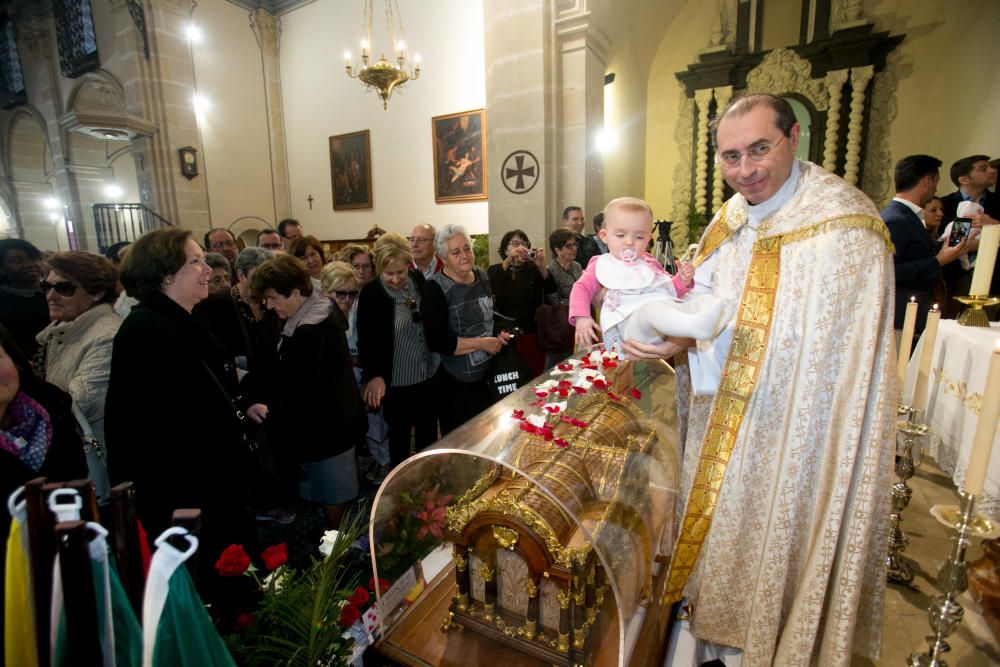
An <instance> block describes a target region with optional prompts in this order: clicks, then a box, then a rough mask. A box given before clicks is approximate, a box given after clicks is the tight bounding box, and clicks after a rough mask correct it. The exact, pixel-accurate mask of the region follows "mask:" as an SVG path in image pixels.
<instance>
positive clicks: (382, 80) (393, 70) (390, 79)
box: [344, 0, 420, 109]
mask: <svg viewBox="0 0 1000 667" xmlns="http://www.w3.org/2000/svg"><path fill="white" fill-rule="evenodd" d="M373 3H374V0H365V17H364V18H365V25H364V28H365V38H364V39H362V40H361V65H360V66H359V67H357V68H355V67H354V62H353V61H352V58H351V54H350V52H347V53H345V54H344V59H345V60H346V61H347V65H346V66H345V70H346V71H347V76H349V77H351V78H352V79H361V83H363V84H364V85H366V86H368V87H369V88H372V89H374V90H375V91H376V92H378V96H379V97H380V98H382V108H383V109H388V108H389V98H390V97H391V96H392V91H394V90H395V89H397V88H399V87H401V86H403V85H404V84H406V82H407V81H409V80H411V79H413V80H416V79H418V78H419V77H420V56H416V57H415V58H414V59H413V63H414V66H413V67H410V66H409V64H408V63H407V55H408V51H407V50H406V35H405V34H404V33H403V17H402V14H400V13H399V2H398V1H397V0H385V24H386V27H387V28H388V30H389V41H390V42H391V43H392V45H393V49H394V53H395V55H394V58H393V59H394V60H395V61H396V62H395V63H392V62H389V61H388V60H386V59H385V54H382V56H381V57H380V58H379V59H378V61H377V62H375V63H372V62H371V59H372V56H371V53H372V51H373V49H372V46H371V45H372V13H373V12H372V5H373ZM393 5H395V7H396V11H395V13H393ZM397 19H398V21H399V37H398V39H397V37H396V20H397Z"/></svg>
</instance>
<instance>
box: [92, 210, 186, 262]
mask: <svg viewBox="0 0 1000 667" xmlns="http://www.w3.org/2000/svg"><path fill="white" fill-rule="evenodd" d="M93 209H94V225H95V226H96V228H97V246H98V248H99V251H100V252H104V251H105V250H107V249H108V248H109V247H110V246H113V245H114V244H116V243H119V242H121V241H135V240H136V239H137V238H139V237H140V236H142V235H143V234H145V233H146V232H148V231H152V230H154V229H160V228H161V227H172V226H173V224H172V223H170V222H169V221H168V220H166V219H164V218H162V217H161V216H159V215H157V214H156V213H155V212H154V211H151V210H150V209H149V208H147V207H146V206H145V205H144V204H94V205H93Z"/></svg>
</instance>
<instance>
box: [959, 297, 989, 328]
mask: <svg viewBox="0 0 1000 667" xmlns="http://www.w3.org/2000/svg"><path fill="white" fill-rule="evenodd" d="M954 298H955V300H956V301H958V302H960V303H963V304H965V305H966V306H968V308H966V309H965V310H963V311H962V314H961V315H959V316H958V323H959V324H961V325H962V326H965V327H988V326H990V318H989V317H987V316H986V311H985V310H983V308H985V307H987V306H995V305H997V304H998V303H1000V297H995V296H984V295H975V294H970V295H969V296H956V297H954Z"/></svg>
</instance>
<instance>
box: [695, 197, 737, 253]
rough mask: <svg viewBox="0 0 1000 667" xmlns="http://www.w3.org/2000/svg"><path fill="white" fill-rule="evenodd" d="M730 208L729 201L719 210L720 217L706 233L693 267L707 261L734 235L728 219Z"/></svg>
mask: <svg viewBox="0 0 1000 667" xmlns="http://www.w3.org/2000/svg"><path fill="white" fill-rule="evenodd" d="M728 207H729V202H728V201H727V202H726V203H725V204H723V205H722V208H721V209H720V210H719V217H718V218H716V220H715V223H714V224H712V225H710V226H709V228H708V229H707V230H706V231H705V236H704V238H703V239H702V241H701V247H699V248H698V253H697V254H696V255H695V257H694V259H693V260H692V261H691V265H692V266H694V267H695V268H698V266H699V265H700V264H701V263H702V262H704V261H705V259H706V258H707V257H708V256H709V255H711V254H712V253H713V252H715V251H716V249H718V247H719V246H721V245H722V244H723V243H725V242H726V241H727V240H729V237H731V236H732V235H733V230H731V229H730V228H729V225H728V224H727V223H728V221H727V219H726V209H727V208H728Z"/></svg>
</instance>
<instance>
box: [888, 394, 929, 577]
mask: <svg viewBox="0 0 1000 667" xmlns="http://www.w3.org/2000/svg"><path fill="white" fill-rule="evenodd" d="M906 413H907V418H906V420H905V421H899V422H897V424H896V428H897V429H898V430H899V431H900V433H902V434H903V443H902V448H901V450H897V456H896V475H897V476H898V477H899V481H898V482H896V483H895V484H893V485H892V514H890V515H889V520H890V524H889V555H888V556H886V565H887V568H888V572H887V577H888V579H889V581H890V582H892V583H894V584H903V585H905V586H908V587H909V588H912V589H914V590H916V588H917V587H916V585H915V584H914V583H913V566H912V565H911V564H910V562H909V561H907V560H906V559H905V558H903V555H902V554H903V551H905V550H906V545H907V544H909V542H910V538H908V537H907V536H906V534H905V533H903V529H902V528H900V527H899V524H900V523H902V521H903V510H905V509H906V506H907V505H909V504H910V497H911V496H912V495H913V490H912V489H911V488H910V487H909V485H908V484H907V483H906V482H907V480H908V479H910V478H911V477H913V471H914V465H913V448H914V447H917V448H919V446H920V442H919V439H920V438H922V437H924V436H926V435H927V433H928V431H929V430H930V427H928V426H927V424H921V423H919V422H918V421H917V419H916V417H917V410H916V408H906Z"/></svg>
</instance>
